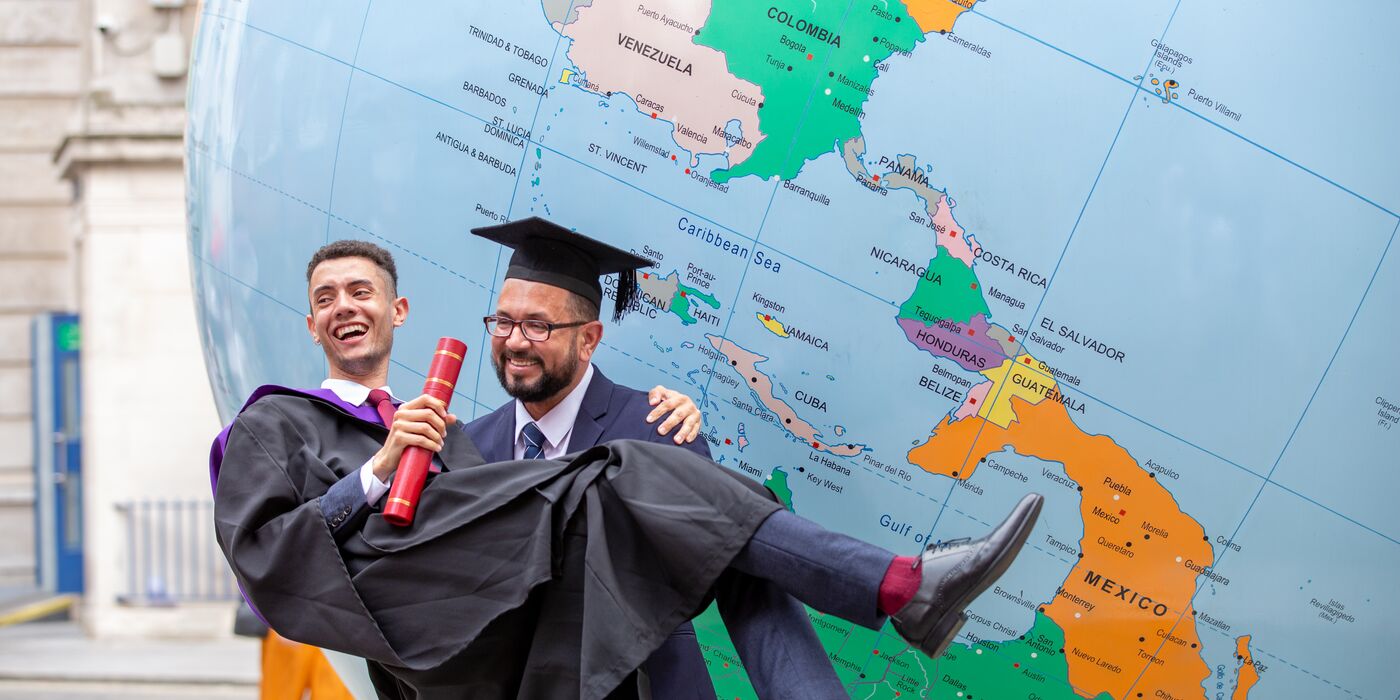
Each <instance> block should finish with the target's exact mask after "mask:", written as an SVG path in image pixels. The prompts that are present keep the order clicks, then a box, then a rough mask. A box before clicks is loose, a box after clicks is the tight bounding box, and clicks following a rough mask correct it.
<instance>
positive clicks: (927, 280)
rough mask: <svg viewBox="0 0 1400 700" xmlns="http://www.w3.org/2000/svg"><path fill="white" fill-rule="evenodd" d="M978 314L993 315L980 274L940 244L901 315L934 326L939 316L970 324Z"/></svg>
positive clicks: (901, 308)
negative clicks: (979, 278) (983, 291)
mask: <svg viewBox="0 0 1400 700" xmlns="http://www.w3.org/2000/svg"><path fill="white" fill-rule="evenodd" d="M977 314H983V315H988V316H989V315H991V314H990V312H989V311H988V309H987V301H986V300H985V299H983V298H982V291H981V286H980V285H978V284H977V274H976V273H974V272H973V271H972V268H970V267H968V266H967V265H965V264H963V261H961V260H958V259H957V258H955V257H953V255H952V254H951V253H949V252H948V249H947V248H944V247H943V246H938V254H937V256H936V257H935V258H934V259H933V260H930V261H929V263H928V272H927V273H925V274H924V275H922V276H921V277H919V282H918V284H916V285H914V293H913V294H911V295H909V299H907V300H906V301H905V302H904V303H903V304H902V305H900V307H899V317H900V318H908V319H914V320H916V321H919V322H922V323H924V324H925V325H931V324H932V323H933V322H934V321H935V320H938V319H948V320H950V321H953V322H954V323H967V322H968V321H971V320H972V317H973V316H976V315H977Z"/></svg>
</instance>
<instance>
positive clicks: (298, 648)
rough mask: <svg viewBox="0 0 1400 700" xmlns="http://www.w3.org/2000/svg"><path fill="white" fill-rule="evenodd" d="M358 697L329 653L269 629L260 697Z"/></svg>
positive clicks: (322, 699)
mask: <svg viewBox="0 0 1400 700" xmlns="http://www.w3.org/2000/svg"><path fill="white" fill-rule="evenodd" d="M308 690H309V691H311V700H355V696H353V695H351V694H350V691H349V690H347V689H346V687H345V684H344V683H342V682H341V680H340V676H337V675H336V673H335V669H334V668H333V667H331V664H330V662H329V661H326V655H325V654H322V653H321V650H320V649H317V648H316V647H312V646H307V645H305V644H299V643H297V642H293V641H292V640H290V639H286V638H284V637H281V636H279V635H278V634H277V633H276V632H273V631H271V630H268V633H267V636H266V637H264V638H263V642H262V680H261V681H260V682H259V683H258V695H259V697H260V698H261V700H301V699H302V698H303V697H305V693H306V691H308Z"/></svg>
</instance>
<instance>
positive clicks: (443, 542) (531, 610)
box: [215, 273, 1042, 700]
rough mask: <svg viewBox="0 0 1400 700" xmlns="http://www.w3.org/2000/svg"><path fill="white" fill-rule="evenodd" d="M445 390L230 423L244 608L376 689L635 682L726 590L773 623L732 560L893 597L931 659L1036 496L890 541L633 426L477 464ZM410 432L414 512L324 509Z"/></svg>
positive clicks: (282, 396) (828, 589) (222, 530)
mask: <svg viewBox="0 0 1400 700" xmlns="http://www.w3.org/2000/svg"><path fill="white" fill-rule="evenodd" d="M594 275H595V276H594V277H593V278H592V279H593V281H594V283H596V273H594ZM575 276H576V277H581V276H579V275H575ZM335 330H336V338H337V339H340V338H343V337H347V335H346V334H341V333H339V331H341V330H345V329H343V328H338V329H335ZM552 330H553V329H551V331H552ZM323 340H324V339H323ZM434 401H435V400H433V399H431V398H430V397H419V398H418V399H414V400H412V401H409V402H408V403H406V404H404V406H403V407H402V408H401V409H400V410H399V412H398V413H397V414H396V415H395V416H394V419H393V423H392V428H391V429H390V430H389V431H387V433H386V431H385V429H384V428H383V427H380V426H377V425H373V424H370V423H368V422H366V421H362V420H358V419H356V418H355V417H354V416H351V415H349V414H348V413H347V412H346V411H345V410H344V409H343V407H342V406H340V405H338V404H336V403H334V402H327V401H322V400H320V399H318V398H317V397H314V396H307V395H305V394H287V393H282V392H277V391H269V392H267V393H266V394H265V395H263V396H262V397H260V398H257V399H256V400H255V401H253V402H252V403H251V404H250V405H249V406H247V407H245V409H244V410H243V412H242V413H241V414H240V416H239V417H238V419H237V420H235V422H234V424H233V426H232V428H231V430H230V432H229V438H228V442H227V449H226V451H225V453H224V456H223V469H222V472H221V473H220V475H219V488H218V492H217V495H216V498H215V530H216V534H217V537H218V540H219V543H220V546H221V547H222V548H223V550H224V553H225V556H226V557H227V558H228V560H229V562H230V563H231V565H232V567H233V570H234V572H235V574H236V576H237V577H238V580H239V582H240V584H241V585H242V587H243V589H244V591H245V592H246V593H247V595H248V597H249V599H250V602H251V603H252V604H253V605H254V607H255V608H257V609H258V610H259V611H260V612H261V613H262V614H263V615H264V617H265V618H266V619H267V620H268V622H269V623H270V624H271V625H272V627H274V628H275V629H277V630H278V631H279V632H281V633H283V634H284V635H286V636H288V637H289V638H292V639H296V640H299V641H303V642H307V643H311V644H316V645H318V646H322V647H328V648H334V649H339V650H342V651H345V652H347V653H352V654H355V655H358V656H363V657H365V658H367V659H370V660H371V662H372V668H373V669H374V670H375V671H376V676H375V678H376V686H377V688H378V689H379V690H380V692H381V693H382V694H384V695H385V696H386V697H396V696H397V697H422V698H430V697H443V698H448V697H452V698H457V697H473V698H477V697H482V698H497V697H499V698H508V697H527V698H558V697H581V698H588V699H590V700H592V699H594V698H603V697H606V696H608V695H609V694H610V693H612V692H613V691H615V690H618V691H625V690H626V689H625V688H620V687H619V684H620V683H621V682H622V681H623V679H624V678H626V677H627V676H628V674H630V673H631V672H632V671H633V670H634V669H636V668H637V667H639V666H640V665H641V664H642V663H644V662H645V661H646V659H647V658H648V656H650V655H651V654H652V653H653V652H654V651H655V650H656V649H657V648H658V647H659V646H660V645H661V643H662V642H663V641H664V639H665V638H666V636H667V635H668V634H669V633H670V632H671V631H673V630H674V629H675V628H676V627H677V626H678V625H679V624H680V623H681V622H683V621H684V620H685V619H687V618H688V617H689V616H690V615H692V614H693V613H694V612H696V611H698V610H700V609H702V608H703V607H704V605H705V604H707V603H708V601H709V599H710V597H711V595H712V592H714V591H716V590H718V591H720V593H719V595H718V598H719V600H720V603H721V612H722V614H725V615H726V623H727V624H728V625H729V627H730V628H731V629H739V630H740V631H739V632H737V634H739V635H740V636H746V635H747V634H748V632H747V631H746V630H744V629H743V628H744V627H745V626H747V625H750V624H762V623H763V622H764V621H763V620H751V619H747V618H746V617H745V616H742V615H737V616H730V615H729V614H728V613H727V612H726V611H725V609H724V602H725V600H726V599H727V597H728V596H726V595H725V594H724V593H723V590H724V589H726V588H727V587H729V586H732V585H734V580H735V578H734V574H735V572H738V573H742V574H745V575H747V576H749V577H753V578H758V579H764V580H767V581H769V582H771V583H773V584H775V585H777V586H778V587H780V588H781V589H782V590H784V591H785V592H787V593H789V594H791V595H793V596H794V597H796V598H798V599H799V600H801V601H803V602H804V603H806V604H808V605H810V606H812V607H813V608H816V609H817V610H820V611H823V612H826V613H828V614H833V615H837V616H839V617H842V618H843V619H847V620H850V621H852V622H855V623H858V624H861V625H864V626H867V627H870V628H878V627H879V626H881V625H882V624H883V622H884V620H885V619H886V616H892V618H893V622H894V628H895V630H896V631H897V632H898V633H899V634H900V635H901V636H903V637H904V638H905V639H907V640H909V641H910V643H911V644H912V645H914V646H915V647H917V648H918V649H920V650H922V651H924V652H925V653H928V654H930V655H931V656H937V655H939V654H941V652H942V650H943V649H944V648H946V646H947V644H948V643H949V642H950V641H951V640H952V639H953V637H954V635H955V634H956V632H957V631H958V629H959V628H960V627H961V625H962V623H963V622H964V621H965V619H966V617H965V614H964V613H963V609H964V608H965V607H966V606H967V605H968V604H969V603H970V602H971V600H972V599H973V598H974V597H976V596H977V595H978V594H979V593H980V592H981V591H983V590H985V589H986V588H987V587H989V586H990V585H991V583H992V581H994V580H995V579H996V578H997V577H998V576H1000V575H1001V574H1002V573H1003V572H1004V571H1005V570H1006V568H1007V567H1008V566H1009V565H1010V563H1011V560H1012V559H1013V558H1014V556H1015V555H1016V553H1017V552H1018V551H1019V550H1020V547H1021V545H1022V544H1023V543H1024V542H1025V539H1026V537H1027V536H1028V535H1029V533H1030V529H1031V527H1032V525H1033V524H1034V522H1035V519H1036V516H1037V515H1038V513H1039V510H1040V506H1041V503H1042V499H1041V498H1040V497H1039V496H1035V495H1031V496H1027V497H1026V498H1024V499H1023V500H1022V501H1021V503H1019V504H1018V505H1017V506H1016V507H1015V509H1014V510H1013V512H1012V513H1011V515H1010V516H1009V517H1008V518H1007V519H1006V520H1005V521H1004V522H1003V523H1002V524H1001V525H999V526H998V527H996V528H995V529H994V530H993V531H992V532H991V533H990V534H988V535H986V536H984V537H982V538H979V539H976V540H972V539H965V540H958V541H952V542H946V543H941V544H939V545H937V546H933V547H930V548H929V549H928V550H926V551H925V552H924V553H923V554H922V555H921V556H919V557H897V556H895V555H894V554H892V553H890V552H887V551H885V550H883V549H880V548H878V547H875V546H873V545H870V544H867V543H864V542H860V541H858V540H855V539H852V538H849V537H845V536H843V535H840V534H837V533H833V532H830V531H827V530H825V529H823V528H821V527H819V526H817V525H816V524H814V523H811V522H810V521H807V520H804V519H802V518H800V517H798V516H796V515H793V514H791V513H789V512H787V511H785V510H783V509H782V508H781V506H779V505H778V504H776V503H774V502H773V501H772V500H770V499H769V498H767V497H766V496H765V495H764V493H763V491H762V489H761V487H758V486H757V485H756V484H753V483H752V482H751V481H748V480H745V479H742V478H739V477H737V476H736V475H734V474H733V473H732V472H730V471H729V470H727V469H724V468H723V467H719V466H718V465H715V464H714V463H713V462H710V461H708V460H704V459H702V458H700V457H699V456H697V455H695V454H693V453H691V452H688V451H686V450H680V449H676V448H674V447H669V446H661V445H654V444H650V443H644V442H638V441H631V440H621V441H616V442H613V443H609V444H607V445H603V446H599V447H595V448H591V449H589V450H586V451H584V452H583V453H581V454H578V455H576V456H574V458H573V459H571V460H569V461H563V460H549V459H529V460H517V461H508V462H494V463H486V462H485V460H484V459H483V458H482V457H481V456H480V454H479V453H478V451H477V450H476V448H475V447H474V446H473V445H472V444H471V441H470V439H469V438H468V437H467V436H466V435H465V434H464V433H463V432H462V431H460V430H456V429H453V427H452V426H453V424H454V418H453V416H451V415H450V414H448V413H447V412H446V410H445V407H443V406H442V405H441V404H440V403H434ZM409 444H417V445H420V446H423V447H426V448H427V449H430V450H432V451H434V452H435V454H436V457H435V461H436V462H437V463H438V464H439V465H440V467H441V472H440V473H437V474H433V475H430V476H429V482H428V485H427V487H426V488H424V490H423V492H422V494H421V496H420V497H419V502H418V511H417V520H416V521H415V522H414V523H413V524H412V526H410V527H394V526H392V525H390V524H388V523H387V522H386V521H385V520H384V519H383V518H382V517H380V516H379V515H377V514H370V515H368V517H365V518H363V519H362V520H361V521H360V523H359V524H358V525H357V526H356V527H353V528H350V529H348V531H347V529H346V528H341V529H338V530H337V529H336V527H337V526H339V525H340V524H341V523H343V522H346V521H347V518H349V516H350V511H349V510H344V511H341V510H335V509H330V510H327V509H326V507H325V502H324V497H325V496H326V494H327V493H328V491H329V490H330V488H331V487H332V486H334V485H335V484H337V483H340V482H341V481H342V480H344V479H346V478H347V477H350V476H355V475H357V474H358V472H359V471H360V470H361V466H362V464H363V462H364V455H365V454H369V453H375V450H377V449H379V448H380V447H381V446H382V447H383V448H384V450H381V452H380V453H379V454H381V455H383V454H385V452H386V451H387V456H386V461H391V462H392V461H396V460H397V457H398V454H399V453H401V451H402V450H401V449H400V448H401V447H402V446H405V445H409ZM395 449H398V452H393V450H395ZM377 467H378V464H377V463H376V464H375V468H377ZM760 651H761V652H762V653H777V654H781V653H784V652H785V650H783V649H777V648H765V649H761V650H760ZM766 667H767V665H766V664H762V663H759V664H754V665H753V666H752V667H751V670H752V669H757V670H759V671H761V670H762V669H764V668H766ZM771 687H774V688H776V689H777V692H781V691H782V686H781V684H776V683H775V684H773V686H771Z"/></svg>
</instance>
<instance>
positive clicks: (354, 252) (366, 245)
mask: <svg viewBox="0 0 1400 700" xmlns="http://www.w3.org/2000/svg"><path fill="white" fill-rule="evenodd" d="M337 258H365V259H367V260H369V261H370V262H372V263H374V264H375V265H378V266H379V269H381V270H383V271H384V272H385V274H387V275H389V294H390V296H397V295H398V289H399V270H398V268H397V267H395V266H394V256H393V255H390V254H389V251H387V250H384V249H383V248H380V247H379V246H377V245H375V244H373V243H370V242H369V241H354V240H345V241H334V242H332V243H327V244H325V245H323V246H321V248H320V250H317V251H316V253H315V254H314V255H312V256H311V262H308V263H306V283H307V284H311V273H313V272H315V271H316V266H317V265H320V264H321V263H323V262H325V261H327V260H335V259H337Z"/></svg>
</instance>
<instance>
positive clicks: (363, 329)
mask: <svg viewBox="0 0 1400 700" xmlns="http://www.w3.org/2000/svg"><path fill="white" fill-rule="evenodd" d="M367 333H369V326H367V325H365V324H363V323H347V324H345V325H343V326H341V327H340V328H337V329H335V339H336V340H342V341H343V340H353V339H355V338H359V337H361V336H364V335H365V334H367Z"/></svg>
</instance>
